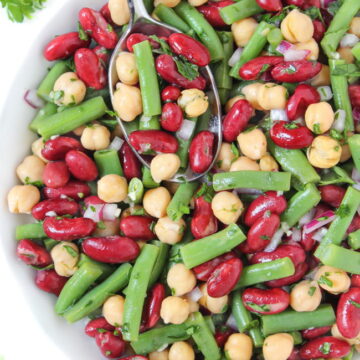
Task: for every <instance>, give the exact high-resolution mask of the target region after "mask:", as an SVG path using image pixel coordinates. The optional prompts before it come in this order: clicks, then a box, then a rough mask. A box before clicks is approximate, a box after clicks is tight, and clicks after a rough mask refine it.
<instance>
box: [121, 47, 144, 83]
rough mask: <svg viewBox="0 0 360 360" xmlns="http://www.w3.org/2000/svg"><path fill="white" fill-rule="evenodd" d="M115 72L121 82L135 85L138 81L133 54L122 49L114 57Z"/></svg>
mask: <svg viewBox="0 0 360 360" xmlns="http://www.w3.org/2000/svg"><path fill="white" fill-rule="evenodd" d="M116 72H117V75H118V77H119V80H120V81H121V82H122V83H123V84H126V85H136V84H137V83H138V82H139V73H138V70H137V67H136V61H135V55H134V54H133V53H130V52H127V51H122V52H121V53H120V54H119V55H118V57H117V58H116Z"/></svg>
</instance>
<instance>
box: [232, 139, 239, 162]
mask: <svg viewBox="0 0 360 360" xmlns="http://www.w3.org/2000/svg"><path fill="white" fill-rule="evenodd" d="M231 152H232V153H233V154H234V156H235V158H236V159H237V158H238V157H239V156H240V152H239V149H238V148H237V146H236V144H235V143H231Z"/></svg>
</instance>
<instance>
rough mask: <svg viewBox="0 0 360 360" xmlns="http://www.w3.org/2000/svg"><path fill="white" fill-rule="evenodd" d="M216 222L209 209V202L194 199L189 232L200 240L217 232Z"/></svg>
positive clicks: (201, 198) (202, 198)
mask: <svg viewBox="0 0 360 360" xmlns="http://www.w3.org/2000/svg"><path fill="white" fill-rule="evenodd" d="M217 229H218V222H217V219H216V217H215V216H214V213H213V211H212V209H211V202H208V201H206V200H205V199H204V197H203V196H199V197H197V198H196V199H195V210H194V213H193V216H192V218H191V232H192V234H193V236H194V238H195V239H201V238H204V237H206V236H209V235H211V234H214V233H216V232H217Z"/></svg>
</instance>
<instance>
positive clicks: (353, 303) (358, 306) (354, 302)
mask: <svg viewBox="0 0 360 360" xmlns="http://www.w3.org/2000/svg"><path fill="white" fill-rule="evenodd" d="M349 303H350V304H351V305H354V306H355V307H356V308H358V309H360V303H358V302H356V301H354V300H350V301H349Z"/></svg>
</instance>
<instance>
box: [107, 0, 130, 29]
mask: <svg viewBox="0 0 360 360" xmlns="http://www.w3.org/2000/svg"><path fill="white" fill-rule="evenodd" d="M108 4H109V10H110V15H111V20H112V21H113V22H114V23H115V24H116V25H119V26H121V25H125V24H127V23H128V22H129V21H130V9H129V5H128V2H127V0H109V2H108Z"/></svg>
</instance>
